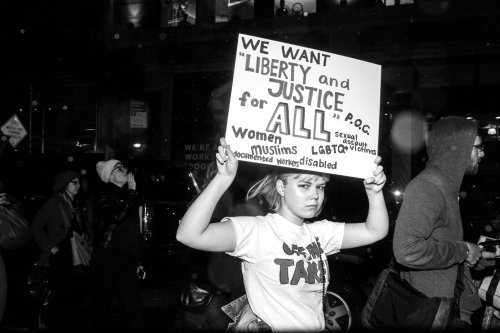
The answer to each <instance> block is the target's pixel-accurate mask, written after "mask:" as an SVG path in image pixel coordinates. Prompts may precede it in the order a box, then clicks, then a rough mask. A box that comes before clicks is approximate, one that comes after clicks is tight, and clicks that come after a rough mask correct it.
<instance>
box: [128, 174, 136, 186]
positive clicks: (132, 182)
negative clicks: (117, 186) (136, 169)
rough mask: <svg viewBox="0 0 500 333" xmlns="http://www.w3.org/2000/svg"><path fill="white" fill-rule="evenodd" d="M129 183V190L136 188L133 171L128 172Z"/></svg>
mask: <svg viewBox="0 0 500 333" xmlns="http://www.w3.org/2000/svg"><path fill="white" fill-rule="evenodd" d="M127 185H128V189H129V190H135V186H136V184H135V178H134V174H133V173H129V174H128V180H127Z"/></svg>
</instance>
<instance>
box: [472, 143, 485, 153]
mask: <svg viewBox="0 0 500 333" xmlns="http://www.w3.org/2000/svg"><path fill="white" fill-rule="evenodd" d="M474 147H476V148H477V150H479V151H480V152H482V153H484V145H474Z"/></svg>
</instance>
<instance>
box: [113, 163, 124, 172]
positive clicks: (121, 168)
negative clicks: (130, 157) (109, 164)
mask: <svg viewBox="0 0 500 333" xmlns="http://www.w3.org/2000/svg"><path fill="white" fill-rule="evenodd" d="M115 170H120V171H121V172H125V171H127V168H126V167H124V166H123V165H121V164H117V165H116V166H115V167H114V168H113V170H111V172H113V171H115Z"/></svg>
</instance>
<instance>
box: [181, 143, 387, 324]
mask: <svg viewBox="0 0 500 333" xmlns="http://www.w3.org/2000/svg"><path fill="white" fill-rule="evenodd" d="M220 143H221V145H220V146H219V147H218V153H217V154H216V159H217V175H216V176H215V177H214V178H213V179H212V181H211V182H210V183H209V184H208V186H207V187H206V188H205V190H204V191H203V192H202V193H201V194H200V195H199V196H198V198H197V199H196V200H195V201H194V202H193V203H192V205H191V206H190V207H189V209H188V211H187V212H186V214H185V215H184V217H183V218H182V220H181V222H180V224H179V228H178V229H177V240H179V241H180V242H182V243H184V244H185V245H187V246H189V247H192V248H195V249H199V250H204V251H215V252H226V253H228V254H229V255H231V256H235V257H238V258H240V259H241V260H242V271H243V279H244V284H245V290H246V295H245V296H243V297H242V298H240V299H237V300H236V301H234V302H232V303H231V306H230V308H231V309H230V310H228V311H230V312H232V314H233V315H235V314H236V316H234V317H235V323H233V324H232V325H233V327H232V329H234V330H236V331H241V330H269V329H272V330H273V331H292V330H293V331H296V330H300V331H321V330H323V329H324V328H325V319H324V315H323V307H324V306H325V304H324V298H325V293H326V290H327V287H328V279H329V275H330V274H329V268H328V264H327V255H330V254H333V253H336V252H338V251H340V249H347V248H353V247H358V246H363V245H368V244H371V243H373V242H376V241H378V240H380V239H382V238H384V237H385V236H386V235H387V232H388V229H389V219H388V215H387V209H386V207H385V201H384V197H383V194H382V187H383V186H384V184H385V182H386V176H385V174H384V172H383V168H382V166H380V165H378V164H379V163H380V161H381V158H380V157H377V158H376V159H375V165H376V166H375V170H374V171H373V177H369V178H367V179H365V180H364V186H365V190H366V194H367V196H368V202H369V211H368V217H367V220H366V222H364V223H337V222H331V221H327V220H323V221H317V222H313V223H309V222H306V221H305V220H309V219H312V218H314V217H316V216H318V215H319V213H320V212H321V209H322V207H323V204H324V193H325V192H324V191H325V186H326V183H327V181H328V175H326V174H320V173H316V172H312V171H305V170H298V169H297V170H295V169H294V170H282V171H281V172H279V173H275V174H268V175H267V176H266V177H264V178H263V179H262V180H260V181H259V182H257V183H256V184H255V185H254V186H252V187H251V189H250V190H249V192H248V195H247V199H250V198H262V199H264V200H265V201H266V202H267V203H268V205H269V207H270V209H271V210H272V211H273V213H269V214H267V215H266V216H256V217H253V216H240V217H227V218H224V219H223V220H222V221H221V222H216V223H209V222H210V216H211V215H212V212H213V211H214V208H215V206H216V205H217V202H218V201H219V199H220V198H221V196H222V195H223V193H224V192H225V191H226V190H227V189H228V187H229V186H230V185H231V183H232V182H233V180H234V178H235V176H236V171H237V169H238V160H237V159H236V157H235V156H234V155H233V152H232V151H231V149H230V147H229V145H227V144H226V141H225V139H224V138H222V139H221V140H220Z"/></svg>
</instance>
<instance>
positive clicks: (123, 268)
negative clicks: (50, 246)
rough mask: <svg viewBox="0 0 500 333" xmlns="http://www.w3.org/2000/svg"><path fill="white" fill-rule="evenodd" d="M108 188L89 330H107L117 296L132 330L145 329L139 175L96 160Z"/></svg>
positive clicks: (98, 218) (99, 214) (99, 225)
mask: <svg viewBox="0 0 500 333" xmlns="http://www.w3.org/2000/svg"><path fill="white" fill-rule="evenodd" d="M96 171H97V175H98V176H99V178H100V179H101V181H102V184H101V185H102V188H101V190H100V192H99V193H98V194H97V195H96V201H95V205H94V216H95V219H94V223H95V224H96V226H95V230H96V232H95V233H96V236H95V241H94V252H93V256H92V259H91V263H90V274H91V291H90V303H89V322H88V324H89V328H90V329H91V330H94V329H100V328H103V327H104V326H102V319H103V316H104V314H105V312H106V310H107V309H108V305H109V303H110V301H111V299H112V297H113V296H114V295H117V296H118V297H119V299H120V301H121V304H122V305H123V308H124V310H125V314H126V318H127V322H128V325H127V329H131V330H133V331H141V330H143V329H144V327H143V326H144V324H143V318H142V315H141V311H142V310H141V297H140V296H141V295H140V280H139V279H138V276H137V267H138V263H139V260H140V221H139V214H138V212H139V198H138V193H137V190H136V182H135V178H134V175H133V174H132V173H131V172H128V170H127V168H126V167H125V166H124V165H123V164H122V162H120V161H119V160H115V159H111V160H108V161H100V162H98V163H97V164H96Z"/></svg>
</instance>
